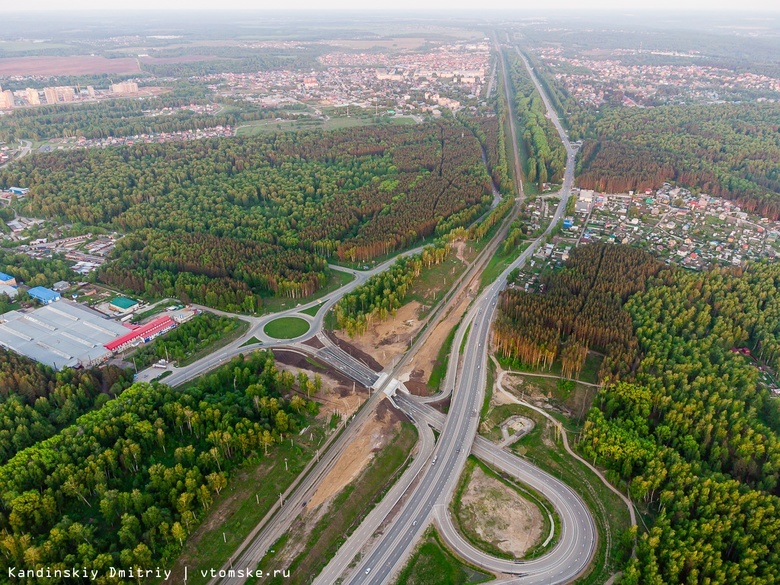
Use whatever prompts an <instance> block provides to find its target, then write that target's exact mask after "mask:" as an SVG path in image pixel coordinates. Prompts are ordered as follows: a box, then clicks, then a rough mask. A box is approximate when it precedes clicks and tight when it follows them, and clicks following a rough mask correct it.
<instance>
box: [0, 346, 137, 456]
mask: <svg viewBox="0 0 780 585" xmlns="http://www.w3.org/2000/svg"><path fill="white" fill-rule="evenodd" d="M131 383H132V375H131V374H130V373H129V372H127V371H125V370H121V369H119V368H116V367H114V366H109V367H107V368H102V369H97V368H95V369H90V370H71V369H65V370H63V371H61V372H55V371H54V370H52V369H51V368H49V367H47V366H44V365H42V364H38V363H36V362H34V361H32V360H30V359H28V358H26V357H22V356H20V355H17V354H15V353H11V352H8V351H6V350H5V349H3V348H0V464H3V463H5V462H6V461H8V460H9V459H10V458H11V457H13V456H14V455H15V454H16V453H17V452H19V451H21V450H22V449H25V448H27V447H29V446H31V445H34V444H35V443H37V442H39V441H43V440H44V439H48V438H49V437H51V436H53V435H55V434H56V433H57V432H58V431H60V430H61V429H63V428H65V427H66V426H69V425H71V424H73V422H74V421H75V420H76V418H78V417H79V416H80V415H82V414H84V413H85V412H88V411H90V410H93V409H95V408H100V406H101V405H103V404H105V402H106V401H107V400H109V398H114V397H116V396H117V395H118V394H120V393H121V392H122V391H123V390H124V389H125V388H127V387H128V386H129V385H130V384H131Z"/></svg>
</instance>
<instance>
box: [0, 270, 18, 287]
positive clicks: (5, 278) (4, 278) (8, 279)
mask: <svg viewBox="0 0 780 585" xmlns="http://www.w3.org/2000/svg"><path fill="white" fill-rule="evenodd" d="M0 284H4V285H6V286H16V285H17V284H18V283H17V282H16V278H14V277H13V276H11V275H10V274H6V273H5V272H0Z"/></svg>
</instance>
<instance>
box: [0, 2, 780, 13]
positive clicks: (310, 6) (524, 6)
mask: <svg viewBox="0 0 780 585" xmlns="http://www.w3.org/2000/svg"><path fill="white" fill-rule="evenodd" d="M282 9H283V10H301V11H324V10H354V11H371V12H377V11H393V12H397V11H402V10H403V11H410V10H412V11H417V12H424V11H431V10H446V11H447V12H448V13H449V14H452V12H454V11H469V10H470V11H474V10H479V11H481V12H484V11H516V12H541V11H545V10H548V11H555V10H573V11H577V12H582V11H589V10H593V11H599V10H617V11H619V12H621V13H625V12H640V11H654V12H660V11H675V12H681V11H702V12H728V11H733V12H778V11H780V6H779V5H778V3H777V2H776V0H745V1H743V2H740V3H739V4H735V3H734V2H732V1H729V0H653V1H652V2H648V3H645V4H642V3H634V4H632V5H631V6H630V7H629V6H627V5H626V3H625V2H622V1H621V0H588V1H586V2H578V1H576V0H548V1H547V2H545V4H544V6H541V7H540V6H539V5H538V4H537V3H532V2H520V3H518V2H516V1H513V0H487V1H483V2H480V3H479V4H478V5H476V4H474V3H473V2H468V1H466V0H427V1H424V2H420V1H419V0H396V1H395V2H393V3H392V4H391V5H388V4H386V3H376V4H371V3H366V2H364V1H360V2H359V1H357V0H326V1H325V2H322V1H317V0H287V2H285V3H284V4H283V6H282ZM49 10H52V11H62V10H63V5H62V3H61V2H59V1H57V0H28V1H26V2H18V3H12V2H4V3H3V5H2V6H0V12H27V11H49ZM67 10H68V11H76V10H99V11H118V10H133V11H137V10H187V11H192V10H213V11H217V10H219V11H224V10H273V11H279V10H280V4H279V3H278V2H270V1H268V0H261V1H260V2H252V1H249V0H223V1H222V2H219V3H217V4H215V3H214V2H211V1H210V0H132V1H130V0H115V1H114V2H111V3H110V4H107V3H106V2H104V1H103V0H72V1H71V2H69V3H68V9H67Z"/></svg>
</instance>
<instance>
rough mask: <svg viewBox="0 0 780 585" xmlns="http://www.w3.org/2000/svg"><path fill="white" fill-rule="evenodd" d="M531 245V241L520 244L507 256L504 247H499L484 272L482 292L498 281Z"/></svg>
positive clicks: (481, 285) (481, 284)
mask: <svg viewBox="0 0 780 585" xmlns="http://www.w3.org/2000/svg"><path fill="white" fill-rule="evenodd" d="M530 245H531V242H530V241H525V242H520V244H519V245H518V246H517V247H515V248H514V249H513V250H510V251H509V252H507V253H506V254H504V253H503V252H502V246H499V247H498V249H497V250H496V253H495V254H493V257H492V258H491V259H490V262H488V265H487V266H486V267H485V270H483V271H482V280H481V282H480V287H479V290H480V291H481V290H482V289H484V288H485V287H486V286H488V285H489V284H491V283H492V282H493V281H494V280H496V278H498V277H499V275H500V274H501V273H502V272H503V271H504V270H505V269H506V267H507V266H509V265H510V264H511V263H512V262H514V261H515V260H516V259H517V257H518V256H519V255H520V254H522V253H523V250H525V249H526V248H527V247H528V246H530Z"/></svg>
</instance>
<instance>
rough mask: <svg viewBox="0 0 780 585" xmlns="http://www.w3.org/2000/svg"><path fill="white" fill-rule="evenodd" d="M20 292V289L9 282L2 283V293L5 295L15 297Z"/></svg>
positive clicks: (0, 291) (0, 287) (0, 286)
mask: <svg viewBox="0 0 780 585" xmlns="http://www.w3.org/2000/svg"><path fill="white" fill-rule="evenodd" d="M17 294H19V291H18V290H16V288H14V287H13V286H8V285H7V284H0V295H5V296H7V297H8V298H9V299H15V298H16V295H17Z"/></svg>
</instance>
